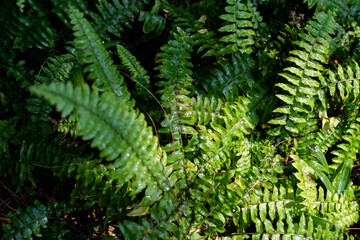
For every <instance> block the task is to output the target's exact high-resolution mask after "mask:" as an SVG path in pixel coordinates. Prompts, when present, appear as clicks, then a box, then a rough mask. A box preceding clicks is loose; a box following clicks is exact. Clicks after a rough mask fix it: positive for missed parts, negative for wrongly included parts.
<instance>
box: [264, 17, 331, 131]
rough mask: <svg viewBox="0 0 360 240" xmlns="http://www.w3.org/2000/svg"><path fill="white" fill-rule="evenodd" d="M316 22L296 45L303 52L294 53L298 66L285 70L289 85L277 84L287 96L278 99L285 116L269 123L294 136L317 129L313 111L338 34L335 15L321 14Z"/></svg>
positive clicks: (293, 59) (292, 57)
mask: <svg viewBox="0 0 360 240" xmlns="http://www.w3.org/2000/svg"><path fill="white" fill-rule="evenodd" d="M314 20H315V21H309V25H308V26H307V27H306V28H305V29H306V30H307V34H306V33H300V34H299V36H300V38H301V41H295V42H294V44H296V45H298V46H299V47H300V50H294V51H291V52H290V53H291V54H292V56H291V57H289V58H288V61H290V62H293V63H294V64H295V66H294V67H288V68H285V69H284V70H285V72H284V73H281V74H280V75H281V76H282V77H284V78H285V79H286V80H287V82H286V83H278V84H276V86H278V87H280V88H281V89H283V90H284V92H285V93H286V94H278V95H277V97H278V98H279V99H280V100H282V101H283V102H284V103H285V105H283V106H281V107H279V108H277V109H275V110H274V112H276V113H281V114H283V115H281V116H280V117H278V118H275V119H273V120H270V121H269V123H271V124H278V125H283V126H284V127H285V129H286V130H287V131H289V132H290V133H291V134H294V135H298V134H303V135H306V134H308V133H309V132H311V131H314V130H316V128H317V127H316V121H314V120H313V119H314V117H315V116H314V114H313V110H314V107H315V102H316V99H317V96H318V94H319V91H318V90H319V89H320V83H319V80H318V79H320V80H321V79H322V71H323V70H324V67H323V64H326V63H327V62H328V59H329V56H330V53H331V50H330V41H331V39H332V38H331V34H334V28H335V26H336V22H335V20H334V17H333V16H332V14H331V13H328V14H326V13H323V12H321V13H317V14H316V15H315V17H314Z"/></svg>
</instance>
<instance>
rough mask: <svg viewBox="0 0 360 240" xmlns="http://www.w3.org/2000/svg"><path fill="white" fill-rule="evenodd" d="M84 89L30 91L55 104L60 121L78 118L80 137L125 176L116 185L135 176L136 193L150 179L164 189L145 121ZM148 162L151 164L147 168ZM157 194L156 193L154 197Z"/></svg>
mask: <svg viewBox="0 0 360 240" xmlns="http://www.w3.org/2000/svg"><path fill="white" fill-rule="evenodd" d="M83 89H84V90H81V88H79V87H77V88H73V86H72V84H70V83H68V84H67V85H63V84H62V85H55V84H51V85H49V86H38V87H33V88H32V91H33V92H34V93H36V94H38V95H41V96H43V97H45V98H46V99H48V100H49V101H50V103H52V104H56V107H57V109H58V110H59V111H62V116H63V117H66V116H68V115H70V114H72V115H74V116H78V117H79V122H78V123H77V125H76V126H77V130H78V131H79V135H81V136H82V137H83V138H84V139H86V140H90V139H92V146H93V147H98V148H99V149H100V150H101V154H100V156H101V157H104V158H106V159H107V160H108V161H112V160H115V161H114V162H112V163H111V164H110V165H109V167H115V168H117V169H118V170H117V171H118V172H119V173H120V172H123V173H124V175H122V176H120V175H119V177H118V179H117V180H118V182H119V184H121V183H125V182H127V181H129V180H130V179H131V178H133V177H134V176H136V180H135V181H134V183H133V186H134V189H133V191H134V192H135V193H137V192H139V191H141V190H143V189H144V188H145V187H146V185H143V184H139V183H141V182H143V183H144V182H146V181H145V179H152V180H154V181H155V182H156V183H157V184H160V186H162V187H163V188H164V187H165V186H164V183H163V181H164V179H163V177H162V175H161V173H160V172H158V170H159V169H161V164H160V160H159V156H158V152H157V149H156V142H154V140H155V139H154V137H153V136H152V134H151V133H150V132H149V129H147V128H146V123H145V122H144V118H143V117H142V116H141V115H140V116H137V115H136V113H135V112H133V111H131V110H130V109H129V108H128V107H127V106H124V105H122V104H121V103H120V102H117V101H116V100H115V99H116V98H115V96H114V95H112V94H104V95H102V96H101V97H99V95H98V93H97V92H96V91H93V92H92V93H91V96H90V90H89V87H86V85H85V86H84V88H83ZM63 100H65V102H64V101H63ZM97 124H99V125H97ZM130 129H131V131H130ZM100 130H101V132H100ZM100 133H101V134H100ZM140 134H141V135H140ZM146 135H147V137H145V136H146ZM140 136H141V138H140ZM140 139H142V141H143V143H142V142H141V140H140ZM139 144H140V145H142V146H143V148H144V149H142V150H140V149H139V148H138V147H137V146H138V145H139ZM144 146H147V147H144ZM148 161H150V162H152V163H151V164H149V163H148ZM135 186H136V187H135ZM152 188H153V187H149V189H152ZM159 194H160V193H157V196H159ZM156 200H157V197H156V196H151V199H149V201H150V202H152V201H156Z"/></svg>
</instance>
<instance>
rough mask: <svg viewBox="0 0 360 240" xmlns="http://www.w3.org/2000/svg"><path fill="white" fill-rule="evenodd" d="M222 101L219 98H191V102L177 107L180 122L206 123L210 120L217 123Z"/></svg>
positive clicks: (220, 114) (220, 113)
mask: <svg viewBox="0 0 360 240" xmlns="http://www.w3.org/2000/svg"><path fill="white" fill-rule="evenodd" d="M223 104H224V103H223V102H222V101H221V99H216V98H215V97H212V98H210V99H209V98H207V97H204V98H200V97H197V98H196V99H195V98H192V99H191V103H190V104H189V105H187V106H186V107H184V108H182V109H179V110H180V112H179V114H180V116H181V120H180V121H181V123H185V124H188V125H195V123H197V124H198V125H204V126H206V125H208V124H209V123H210V122H213V123H217V122H218V119H219V118H221V116H222V110H221V108H222V106H223Z"/></svg>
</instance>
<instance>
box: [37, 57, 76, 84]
mask: <svg viewBox="0 0 360 240" xmlns="http://www.w3.org/2000/svg"><path fill="white" fill-rule="evenodd" d="M74 62H75V56H74V55H72V54H70V53H67V54H64V55H60V56H55V57H50V58H49V61H48V63H47V65H46V67H44V68H43V72H44V73H45V74H46V75H47V79H43V78H44V77H42V78H40V79H39V80H40V81H41V82H43V83H50V82H65V81H67V80H68V79H69V77H70V74H71V70H72V69H73V67H74Z"/></svg>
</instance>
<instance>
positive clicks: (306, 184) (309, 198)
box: [291, 155, 317, 214]
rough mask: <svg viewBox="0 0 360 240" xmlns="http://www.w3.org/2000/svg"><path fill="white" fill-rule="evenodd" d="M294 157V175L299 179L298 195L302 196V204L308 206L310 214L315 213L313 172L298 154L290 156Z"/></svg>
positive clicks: (315, 192)
mask: <svg viewBox="0 0 360 240" xmlns="http://www.w3.org/2000/svg"><path fill="white" fill-rule="evenodd" d="M291 157H292V158H293V159H294V163H293V164H292V165H293V166H294V167H295V168H296V170H297V172H296V173H294V175H295V177H296V178H297V179H298V180H299V182H298V183H297V186H298V187H299V189H300V194H299V195H300V196H301V197H303V199H304V201H303V204H304V205H305V206H306V207H307V208H308V211H309V213H310V214H314V213H315V210H314V209H315V208H316V203H315V200H316V194H317V190H316V186H317V184H316V183H315V181H314V179H312V175H313V174H314V170H313V169H312V168H310V167H309V166H308V165H307V164H306V162H305V161H304V160H302V159H300V158H299V157H298V156H294V155H292V156H291Z"/></svg>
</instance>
